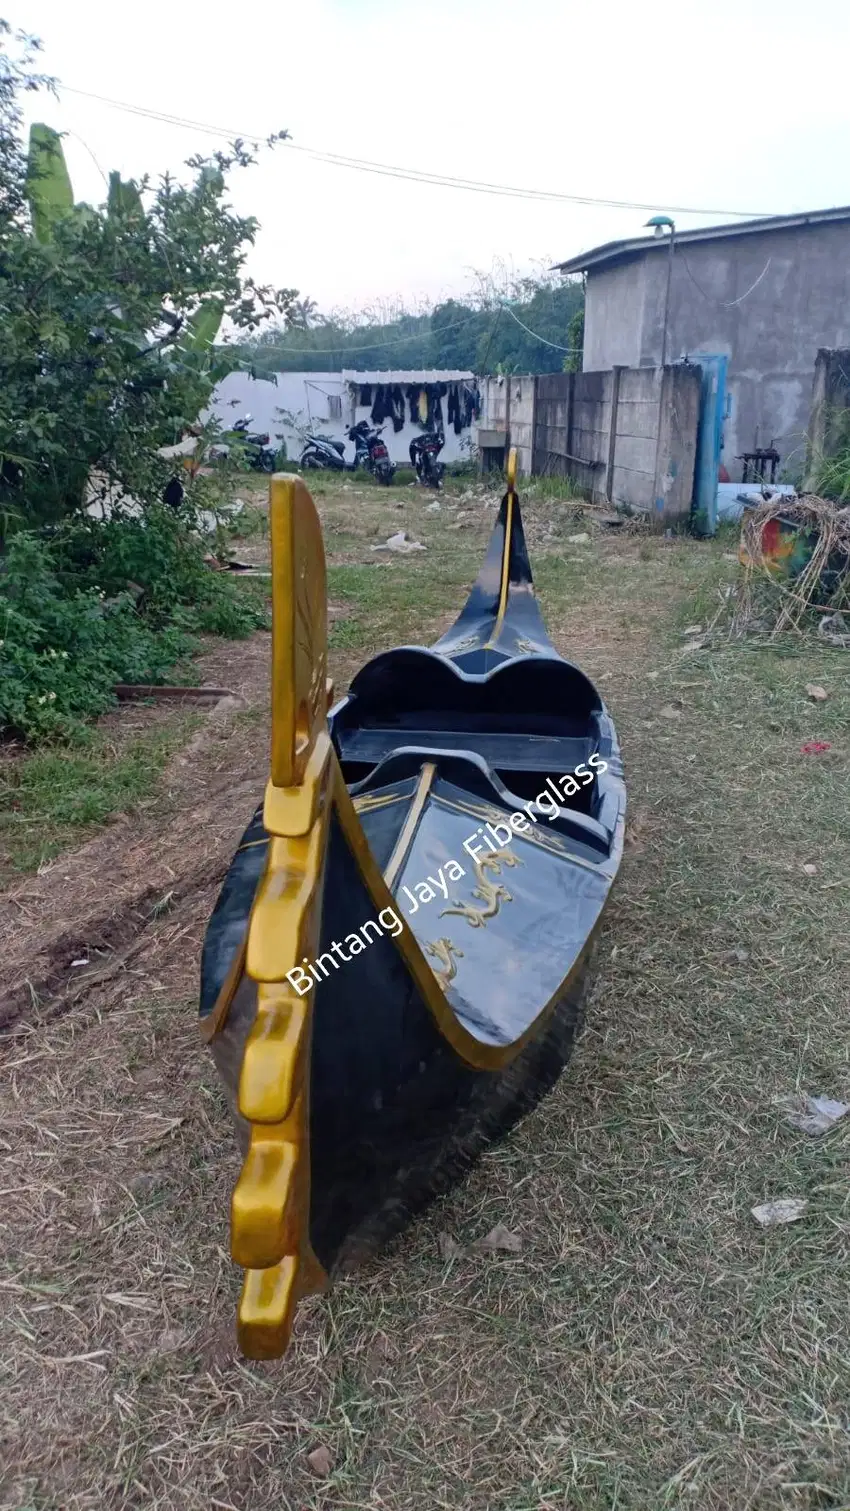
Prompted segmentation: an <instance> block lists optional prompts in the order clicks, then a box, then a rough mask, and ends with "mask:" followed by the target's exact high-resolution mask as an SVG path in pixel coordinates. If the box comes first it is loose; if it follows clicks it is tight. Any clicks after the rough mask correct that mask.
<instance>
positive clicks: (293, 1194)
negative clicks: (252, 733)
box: [200, 455, 625, 1358]
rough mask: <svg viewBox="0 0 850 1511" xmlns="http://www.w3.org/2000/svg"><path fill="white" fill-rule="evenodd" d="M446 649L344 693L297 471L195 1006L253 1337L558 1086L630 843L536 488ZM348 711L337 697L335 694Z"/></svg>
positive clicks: (613, 746) (606, 726)
mask: <svg viewBox="0 0 850 1511" xmlns="http://www.w3.org/2000/svg"><path fill="white" fill-rule="evenodd" d="M515 466H516V463H515V457H514V456H513V455H512V456H511V460H510V463H509V469H508V487H507V492H506V494H505V496H504V498H503V500H502V504H501V508H500V510H499V514H498V517H497V520H496V524H495V527H494V530H493V534H492V537H491V540H490V545H489V548H488V551H487V555H486V557H485V560H484V564H483V566H482V569H481V572H480V574H479V576H478V579H477V581H476V583H475V585H474V587H473V589H472V592H471V594H470V596H469V599H468V601H467V603H466V606H465V607H464V609H463V611H462V613H461V615H460V617H459V618H458V620H457V621H456V623H455V624H454V626H453V627H452V629H450V630H449V631H448V633H447V634H445V635H444V636H443V637H442V639H441V640H439V641H437V643H436V645H434V646H433V647H432V648H431V649H423V648H422V647H417V646H402V647H400V648H398V649H396V650H391V651H388V652H385V653H383V654H381V655H378V656H376V657H375V658H374V659H373V660H372V661H370V662H369V663H368V664H367V665H366V666H365V667H364V668H363V669H362V670H361V671H360V672H358V674H357V675H356V676H355V678H354V680H353V682H352V684H351V688H350V691H349V693H348V694H347V696H346V697H344V698H343V699H342V700H341V701H340V702H339V703H337V705H336V706H335V707H333V708H331V707H330V705H331V700H332V690H331V686H330V684H329V683H328V681H327V675H326V661H327V603H326V585H325V561H324V550H323V545H322V535H321V527H320V524H319V520H318V516H317V513H316V510H315V506H314V504H313V501H312V499H311V497H310V494H309V493H308V491H307V489H306V488H305V486H304V484H303V482H302V481H301V480H300V479H293V478H292V477H287V476H275V477H274V478H273V479H272V481H271V489H270V519H271V543H272V598H273V628H272V750H271V777H270V781H269V783H268V785H267V788H266V793H265V801H264V803H263V804H262V805H261V807H260V808H258V810H257V812H256V813H255V815H254V817H253V819H252V821H251V823H250V824H249V826H248V828H247V830H246V832H245V834H244V836H243V838H242V841H241V843H240V845H239V848H238V850H237V852H236V855H235V856H234V859H233V862H232V864H231V867H230V870H229V872H228V874H227V877H226V879H225V881H224V885H223V887H222V890H221V893H220V895H219V898H218V902H217V904H216V907H215V910H214V912H213V915H212V917H211V919H210V923H209V927H208V930H207V935H206V939H205V943H204V949H203V959H202V968H201V1008H200V1013H201V1017H200V1022H201V1031H202V1034H203V1037H204V1039H205V1040H206V1041H207V1042H208V1043H209V1046H210V1049H211V1051H212V1054H213V1057H214V1059H215V1062H216V1065H217V1068H218V1070H219V1073H220V1075H221V1077H222V1080H223V1082H224V1085H225V1088H226V1090H227V1093H228V1097H229V1100H230V1102H231V1106H232V1108H233V1111H234V1114H235V1117H236V1121H237V1128H238V1131H239V1136H240V1141H241V1143H242V1147H243V1151H244V1154H245V1158H244V1164H243V1166H242V1171H241V1174H240V1177H239V1180H238V1182H237V1185H236V1188H235V1190H234V1193H233V1201H232V1210H231V1252H232V1255H233V1258H234V1260H235V1261H236V1263H237V1264H239V1265H242V1266H243V1267H244V1268H245V1270H246V1275H245V1281H244V1286H243V1290H242V1296H241V1300H240V1305H239V1323H238V1335H239V1343H240V1347H241V1348H242V1351H243V1353H245V1354H246V1355H248V1356H249V1357H252V1358H276V1357H279V1356H280V1355H281V1354H282V1353H283V1352H284V1350H285V1348H286V1345H287V1342H288V1339H289V1334H290V1330H291V1326H292V1317H293V1312H294V1308H295V1305H296V1302H297V1300H298V1298H299V1297H300V1296H303V1295H305V1294H308V1293H310V1292H313V1291H316V1290H321V1289H324V1287H325V1285H326V1284H327V1280H328V1276H329V1274H330V1273H331V1272H332V1271H333V1270H334V1269H336V1268H338V1267H339V1266H340V1265H342V1264H344V1263H350V1262H352V1261H356V1260H357V1259H358V1258H361V1257H362V1256H363V1255H364V1254H366V1253H368V1252H369V1251H370V1250H372V1249H374V1247H375V1246H376V1245H377V1244H379V1243H381V1242H383V1241H385V1240H386V1238H387V1237H388V1236H389V1235H390V1234H391V1233H393V1232H395V1231H397V1230H398V1229H399V1228H400V1227H402V1226H403V1225H404V1223H405V1222H406V1220H407V1219H408V1217H409V1216H410V1214H411V1213H412V1212H413V1211H415V1210H416V1209H417V1208H419V1207H421V1206H422V1205H423V1204H424V1203H425V1202H426V1201H428V1200H429V1199H430V1198H431V1197H432V1196H434V1195H435V1194H437V1193H438V1192H439V1191H442V1190H445V1189H446V1188H447V1187H448V1186H449V1185H450V1184H451V1183H452V1182H453V1181H454V1180H456V1179H457V1178H458V1177H459V1176H460V1175H461V1174H462V1173H463V1171H464V1170H465V1169H466V1168H467V1167H468V1166H469V1164H470V1163H471V1161H472V1160H473V1159H474V1158H475V1157H476V1156H477V1155H478V1154H479V1153H480V1152H481V1150H482V1149H483V1148H485V1147H486V1145H487V1144H488V1143H489V1142H491V1141H492V1140H493V1139H495V1138H497V1137H499V1136H500V1135H501V1134H503V1133H504V1132H505V1131H506V1130H507V1129H509V1128H510V1127H511V1126H512V1125H513V1124H514V1123H515V1122H516V1121H517V1120H518V1119H519V1118H520V1117H522V1116H523V1114H524V1113H525V1112H527V1111H528V1110H529V1108H531V1107H532V1106H533V1105H534V1104H535V1102H537V1101H538V1100H539V1099H540V1097H541V1096H542V1095H543V1094H544V1093H545V1092H546V1091H547V1090H549V1088H550V1087H551V1086H552V1085H553V1084H554V1082H555V1081H556V1079H557V1077H558V1075H559V1073H560V1071H561V1069H562V1067H563V1066H564V1064H565V1063H566V1061H567V1059H568V1058H569V1054H570V1051H571V1049H572V1045H573V1041H574V1038H575V1034H576V1030H577V1027H578V1023H579V1017H580V1009H581V1001H582V997H583V993H584V990H585V986H586V981H587V967H588V962H589V957H590V952H591V949H592V945H593V941H594V937H595V935H596V932H597V929H598V925H599V921H600V918H601V915H602V912H603V909H604V907H605V903H606V901H607V898H608V894H609V892H610V888H611V884H612V882H613V880H614V877H615V874H616V871H617V868H618V866H619V862H620V857H621V852H622V842H623V828H624V819H625V788H624V785H623V780H622V767H621V762H620V755H619V747H618V744H617V739H616V735H615V731H614V726H613V724H612V721H611V719H610V717H609V715H608V713H607V711H606V709H605V707H604V704H603V703H602V700H601V699H600V697H599V695H598V693H597V692H596V689H595V688H594V686H593V684H592V683H591V682H590V681H589V679H588V678H587V677H586V676H585V675H584V673H583V672H582V671H580V670H579V669H578V668H577V667H576V666H573V665H572V664H571V663H570V662H568V661H565V660H563V659H562V658H561V657H560V656H559V655H558V653H557V651H556V650H555V649H554V647H553V646H552V644H551V642H550V641H549V639H548V637H547V634H546V630H545V628H544V625H543V621H542V619H541V617H540V613H539V610H538V607H537V603H536V600H535V597H534V590H533V587H532V580H531V571H530V567H529V562H528V555H527V551H526V546H525V539H524V536H523V530H522V522H521V518H520V510H519V501H518V498H517V495H516V489H515V481H514V479H515ZM329 710H330V711H329Z"/></svg>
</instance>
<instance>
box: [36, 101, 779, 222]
mask: <svg viewBox="0 0 850 1511" xmlns="http://www.w3.org/2000/svg"><path fill="white" fill-rule="evenodd" d="M60 87H61V88H62V89H64V90H65V91H66V92H67V93H69V94H77V95H81V96H82V97H83V98H85V99H89V100H97V101H98V102H99V103H100V104H102V105H109V106H111V107H112V108H113V109H115V110H123V111H126V112H127V113H128V114H130V115H138V116H142V117H144V118H145V119H147V120H152V121H161V122H163V123H164V124H165V125H169V126H178V127H181V128H183V129H185V130H191V131H201V132H204V133H206V134H207V135H209V136H215V137H218V138H220V139H225V140H228V141H233V140H234V139H236V138H240V139H242V140H243V141H245V140H247V141H262V140H264V139H265V138H266V136H267V133H265V132H261V131H237V130H235V129H234V128H231V127H225V126H213V125H210V124H209V123H208V122H204V121H194V120H190V119H189V118H187V117H185V116H178V115H169V114H167V113H166V112H164V111H160V110H151V109H149V108H148V107H147V106H144V105H132V104H129V103H128V102H127V101H125V100H113V99H111V98H110V97H109V96H108V95H102V94H94V93H93V92H92V91H91V90H88V89H75V88H74V87H73V86H72V85H70V84H63V85H61V86H60ZM286 145H287V146H288V148H289V150H290V151H292V152H301V153H303V154H304V155H305V156H307V157H310V158H312V159H313V160H314V161H315V162H324V163H329V164H330V165H331V166H333V167H337V168H348V169H351V170H353V171H357V172H360V173H373V174H378V175H381V176H383V177H388V178H400V179H406V180H407V181H408V182H410V183H419V184H432V185H436V186H437V187H438V188H446V189H461V190H465V191H466V192H467V193H474V194H495V195H500V196H502V197H507V198H509V199H526V200H537V201H538V202H542V203H552V204H559V203H560V204H574V205H588V206H596V207H597V208H603V209H610V210H647V211H650V210H659V209H662V210H668V211H673V212H675V213H676V214H677V215H729V216H734V217H736V218H740V219H743V220H759V219H763V218H765V217H766V215H767V213H768V212H766V211H754V210H720V209H711V208H707V207H705V206H703V207H702V208H695V207H694V206H693V205H670V204H665V205H660V204H646V203H644V202H642V201H640V200H629V199H602V198H596V197H593V196H591V195H584V194H567V193H565V192H562V191H560V190H555V189H527V188H519V187H517V186H516V185H512V184H497V183H490V182H488V181H486V180H482V179H472V178H460V177H456V176H453V175H450V174H443V173H431V172H429V171H427V170H425V169H420V168H403V167H399V166H397V165H395V164H392V163H378V162H374V161H372V160H371V159H369V158H356V157H346V156H344V155H343V154H341V153H337V152H322V151H319V150H318V149H317V148H315V147H306V146H302V145H301V144H300V143H298V142H291V141H290V142H287V144H286Z"/></svg>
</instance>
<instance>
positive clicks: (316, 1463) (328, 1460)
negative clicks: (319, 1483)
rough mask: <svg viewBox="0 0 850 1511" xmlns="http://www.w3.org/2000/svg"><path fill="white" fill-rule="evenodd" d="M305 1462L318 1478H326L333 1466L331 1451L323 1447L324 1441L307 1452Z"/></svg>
mask: <svg viewBox="0 0 850 1511" xmlns="http://www.w3.org/2000/svg"><path fill="white" fill-rule="evenodd" d="M307 1463H308V1464H309V1465H310V1468H311V1469H312V1471H313V1473H314V1474H315V1475H316V1477H317V1479H320V1480H326V1479H327V1477H328V1475H329V1474H330V1472H331V1470H332V1469H333V1466H334V1461H333V1458H332V1457H331V1451H330V1449H329V1448H326V1447H325V1444H324V1443H320V1444H319V1447H318V1448H314V1449H313V1451H312V1453H308V1454H307Z"/></svg>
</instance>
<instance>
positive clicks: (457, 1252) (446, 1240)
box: [437, 1233, 463, 1261]
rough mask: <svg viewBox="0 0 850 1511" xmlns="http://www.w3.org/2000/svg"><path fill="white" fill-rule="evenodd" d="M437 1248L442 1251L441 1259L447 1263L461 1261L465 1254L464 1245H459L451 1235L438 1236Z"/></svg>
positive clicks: (442, 1234)
mask: <svg viewBox="0 0 850 1511" xmlns="http://www.w3.org/2000/svg"><path fill="white" fill-rule="evenodd" d="M437 1248H438V1249H439V1251H440V1258H441V1259H445V1260H446V1261H448V1260H450V1259H459V1258H460V1256H461V1254H462V1253H463V1245H462V1244H459V1243H458V1241H457V1239H456V1238H452V1235H451V1233H438V1234H437Z"/></svg>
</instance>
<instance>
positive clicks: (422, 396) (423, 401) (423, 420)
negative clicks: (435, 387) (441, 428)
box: [419, 388, 429, 425]
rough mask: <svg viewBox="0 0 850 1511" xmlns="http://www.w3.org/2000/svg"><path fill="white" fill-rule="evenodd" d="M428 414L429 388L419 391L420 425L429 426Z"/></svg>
mask: <svg viewBox="0 0 850 1511" xmlns="http://www.w3.org/2000/svg"><path fill="white" fill-rule="evenodd" d="M428 412H429V403H428V390H427V388H420V390H419V423H420V425H427V424H428Z"/></svg>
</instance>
